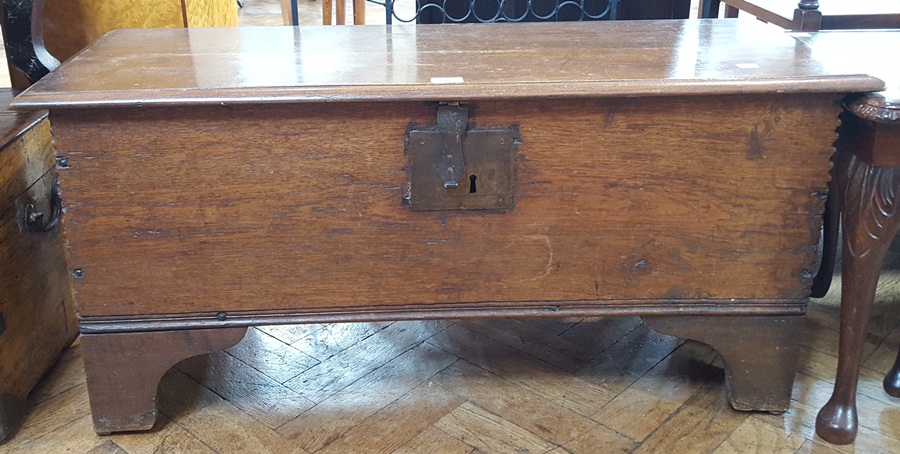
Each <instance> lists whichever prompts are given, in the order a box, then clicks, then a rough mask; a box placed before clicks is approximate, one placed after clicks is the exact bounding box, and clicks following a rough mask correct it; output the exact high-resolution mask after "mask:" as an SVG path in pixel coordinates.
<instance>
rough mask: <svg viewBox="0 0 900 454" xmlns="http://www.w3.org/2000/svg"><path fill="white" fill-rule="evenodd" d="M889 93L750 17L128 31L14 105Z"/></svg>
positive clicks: (877, 82) (100, 45)
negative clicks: (412, 26)
mask: <svg viewBox="0 0 900 454" xmlns="http://www.w3.org/2000/svg"><path fill="white" fill-rule="evenodd" d="M148 42H153V43H154V45H153V46H147V45H146V43H148ZM345 43H353V45H352V46H349V45H346V44H345ZM259 49H266V51H265V52H260V51H259ZM98 74H103V75H104V77H97V75H98ZM448 77H449V78H451V79H449V80H451V81H456V82H459V81H460V80H459V79H452V78H462V81H461V82H462V83H443V82H442V79H441V78H448ZM882 88H884V85H883V83H882V82H881V81H880V80H878V79H875V78H873V77H869V76H866V75H864V73H863V75H861V74H860V72H859V70H858V69H856V68H854V67H852V66H844V65H841V64H840V62H839V61H832V60H830V59H829V58H828V55H827V54H823V55H818V54H816V55H814V54H813V53H812V52H811V51H810V50H809V49H808V48H807V47H806V46H805V45H802V44H798V43H797V41H795V40H794V39H793V38H791V37H790V36H788V35H786V34H784V33H781V32H780V31H778V30H777V29H772V28H767V27H766V26H764V25H760V24H755V23H752V22H750V23H745V22H743V21H739V22H734V21H727V20H726V21H723V20H708V21H630V22H614V23H608V22H594V23H554V24H547V23H543V24H541V23H529V24H516V25H515V26H510V25H509V24H487V25H485V24H466V25H459V26H453V27H445V26H441V25H431V26H428V25H421V26H416V27H415V28H411V27H402V26H396V27H384V26H365V27H300V28H287V27H259V28H253V27H249V28H240V29H189V30H124V31H117V32H115V33H113V34H111V35H110V36H109V37H107V38H106V39H103V40H101V41H100V42H98V43H97V44H96V45H95V46H93V47H92V49H90V50H88V51H86V52H85V53H83V54H81V55H79V56H78V57H77V58H75V59H73V60H72V61H71V62H68V63H67V64H65V65H64V66H63V67H62V68H60V71H57V72H55V73H54V74H51V75H50V76H49V77H46V78H44V79H43V80H42V81H41V82H40V83H39V84H37V85H36V86H34V87H32V88H30V89H29V90H28V91H26V92H25V93H23V94H22V95H21V96H19V97H18V98H17V100H16V101H15V102H14V103H13V106H14V107H15V108H20V109H35V108H49V107H76V106H84V107H91V106H93V107H98V106H111V105H121V106H148V105H152V104H160V105H179V104H184V103H191V104H212V105H219V104H221V103H226V104H229V105H230V104H235V103H257V104H258V103H260V102H297V101H321V102H334V101H354V100H390V101H400V100H424V101H435V100H443V101H457V100H471V99H503V98H533V97H573V96H575V97H610V96H621V95H628V96H654V95H659V94H666V95H679V94H681V95H688V94H736V93H772V92H856V91H863V92H865V91H877V90H880V89H882Z"/></svg>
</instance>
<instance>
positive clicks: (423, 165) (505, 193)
mask: <svg viewBox="0 0 900 454" xmlns="http://www.w3.org/2000/svg"><path fill="white" fill-rule="evenodd" d="M442 116H443V117H442ZM518 137H519V130H518V128H517V127H510V128H505V129H474V128H472V129H470V128H469V126H468V109H467V108H466V107H465V106H459V105H441V106H440V107H439V108H438V127H437V128H429V129H423V130H411V131H409V133H408V139H407V154H408V156H409V159H410V169H411V170H410V194H409V205H410V208H411V209H412V210H414V211H447V210H508V209H511V208H513V206H514V202H515V197H514V189H515V153H516V148H517V143H518Z"/></svg>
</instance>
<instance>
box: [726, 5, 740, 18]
mask: <svg viewBox="0 0 900 454" xmlns="http://www.w3.org/2000/svg"><path fill="white" fill-rule="evenodd" d="M740 11H741V10H739V9H737V8H735V7H733V6H731V5H728V4H726V5H725V17H726V18H727V19H734V18H736V17H738V13H739V12H740Z"/></svg>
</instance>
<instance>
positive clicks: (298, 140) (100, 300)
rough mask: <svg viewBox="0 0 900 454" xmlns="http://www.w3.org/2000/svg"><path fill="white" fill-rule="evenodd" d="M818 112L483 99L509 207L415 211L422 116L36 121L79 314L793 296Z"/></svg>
mask: <svg viewBox="0 0 900 454" xmlns="http://www.w3.org/2000/svg"><path fill="white" fill-rule="evenodd" d="M836 101H837V97H835V96H833V95H759V96H719V97H694V98H686V97H668V98H640V99H593V100H551V101H547V100H540V101H496V102H486V101H482V102H477V103H471V104H470V110H471V111H472V112H474V115H473V121H474V124H475V126H476V127H491V126H502V127H507V126H511V125H517V126H518V128H519V131H520V139H521V144H519V146H518V151H517V153H516V162H515V169H516V176H515V178H516V183H515V185H516V188H515V191H514V193H515V207H514V208H513V209H510V210H507V211H505V212H484V211H462V212H453V211H448V212H413V211H411V210H410V209H409V207H408V206H405V205H404V204H403V203H402V200H403V196H404V195H405V193H406V191H407V183H408V181H409V175H408V173H407V172H408V163H409V162H408V157H407V156H405V155H404V148H405V147H404V140H405V135H406V131H407V129H408V128H409V127H410V125H419V126H420V127H423V126H426V125H433V124H434V123H435V115H436V110H437V104H436V103H358V104H307V105H296V106H270V107H266V106H260V107H248V106H241V107H204V108H193V109H187V108H183V109H166V110H163V109H143V110H141V109H136V110H130V111H129V110H114V109H110V110H85V111H75V112H69V111H58V112H54V113H52V120H53V122H54V132H55V134H56V140H57V144H58V147H59V150H60V151H59V152H60V154H64V155H66V156H67V157H68V158H69V162H70V165H71V169H70V170H67V171H66V172H65V173H64V174H63V175H62V186H63V189H64V199H65V201H66V202H67V206H68V212H67V216H66V218H65V222H66V224H65V227H66V230H67V236H68V240H69V249H68V251H69V261H70V263H71V267H73V268H78V269H80V270H83V276H82V277H81V278H80V279H78V280H76V282H75V288H76V291H77V298H78V304H79V310H80V312H81V314H82V315H85V316H97V315H138V314H173V313H188V312H203V311H220V310H228V311H240V310H294V309H298V310H305V309H322V308H366V307H371V308H376V307H400V306H410V305H419V306H416V307H427V306H429V305H439V304H449V303H473V304H476V305H477V304H487V303H491V304H499V305H504V304H508V305H516V304H524V303H528V302H552V301H568V302H571V303H572V304H585V305H589V304H596V303H597V302H606V303H608V304H629V303H630V302H631V301H639V300H650V299H659V300H660V305H669V306H670V307H673V308H675V309H673V310H677V308H678V307H683V306H684V305H690V304H692V303H693V302H695V301H700V300H709V299H713V300H722V302H723V303H724V304H727V303H728V301H729V300H730V299H732V298H734V299H744V300H746V299H760V300H764V301H762V303H765V302H766V301H768V302H777V301H784V300H797V299H803V298H805V297H806V295H807V293H808V288H809V285H810V282H811V276H812V274H813V273H814V271H815V270H814V269H813V267H814V265H815V263H814V262H815V260H814V251H815V245H816V239H817V235H818V229H819V226H820V213H821V210H822V206H823V202H822V193H823V191H824V190H825V186H826V183H827V180H828V170H829V168H830V163H829V157H830V155H831V154H832V153H833V148H832V144H833V141H834V138H835V135H834V130H835V127H836V126H837V113H838V111H839V106H838V105H837V103H836Z"/></svg>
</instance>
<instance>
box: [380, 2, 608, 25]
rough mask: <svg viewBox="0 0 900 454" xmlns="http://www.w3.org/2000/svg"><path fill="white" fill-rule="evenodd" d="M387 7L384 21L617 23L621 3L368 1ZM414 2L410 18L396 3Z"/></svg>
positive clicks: (427, 22)
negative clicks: (609, 21) (607, 21)
mask: <svg viewBox="0 0 900 454" xmlns="http://www.w3.org/2000/svg"><path fill="white" fill-rule="evenodd" d="M366 1H368V2H369V3H374V4H376V5H381V6H383V7H384V13H385V21H386V23H388V24H390V23H393V21H394V20H396V21H398V22H404V23H408V22H417V23H426V24H445V23H463V22H545V21H589V20H615V19H616V6H617V5H618V3H619V1H620V0H384V1H379V0H366ZM402 1H410V2H412V1H415V2H416V7H415V9H414V10H413V11H414V12H413V13H412V14H411V17H406V16H405V15H404V14H403V13H398V12H397V4H398V3H400V2H402Z"/></svg>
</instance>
